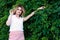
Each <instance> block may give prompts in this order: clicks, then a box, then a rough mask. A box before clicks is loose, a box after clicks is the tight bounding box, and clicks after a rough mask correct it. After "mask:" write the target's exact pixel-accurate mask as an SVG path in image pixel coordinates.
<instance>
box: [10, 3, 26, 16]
mask: <svg viewBox="0 0 60 40" xmlns="http://www.w3.org/2000/svg"><path fill="white" fill-rule="evenodd" d="M18 7H21V8H22V9H21V10H22V13H21V14H20V15H19V16H23V15H24V13H25V9H24V7H23V6H22V5H21V4H18V5H16V6H14V8H12V9H11V10H10V11H11V12H13V14H14V15H15V14H16V10H17V8H18Z"/></svg>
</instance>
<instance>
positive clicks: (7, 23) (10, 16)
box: [6, 9, 13, 26]
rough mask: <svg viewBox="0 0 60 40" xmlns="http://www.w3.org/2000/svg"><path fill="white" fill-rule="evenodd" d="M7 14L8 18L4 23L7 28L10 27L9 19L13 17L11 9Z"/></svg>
mask: <svg viewBox="0 0 60 40" xmlns="http://www.w3.org/2000/svg"><path fill="white" fill-rule="evenodd" d="M9 13H10V15H9V17H8V19H7V21H6V25H7V26H10V24H11V18H12V15H13V12H12V9H11V10H10V11H9Z"/></svg>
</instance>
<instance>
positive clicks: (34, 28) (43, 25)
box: [0, 0, 60, 40]
mask: <svg viewBox="0 0 60 40" xmlns="http://www.w3.org/2000/svg"><path fill="white" fill-rule="evenodd" d="M16 4H22V5H23V6H24V8H25V10H26V13H25V15H24V16H27V15H29V14H30V13H31V12H32V11H34V10H36V9H37V8H38V7H40V6H43V5H44V6H46V8H45V9H44V10H38V11H37V12H36V13H35V15H34V16H32V17H31V18H30V19H29V20H27V21H26V22H24V34H25V40H60V0H0V10H1V11H0V40H8V36H9V35H8V34H9V27H7V26H6V24H5V23H6V20H7V17H8V15H9V10H10V9H11V8H12V7H13V6H14V5H16Z"/></svg>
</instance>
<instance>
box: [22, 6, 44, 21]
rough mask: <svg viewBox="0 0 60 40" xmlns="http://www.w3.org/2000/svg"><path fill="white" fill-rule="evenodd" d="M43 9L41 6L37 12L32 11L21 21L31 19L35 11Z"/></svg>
mask: <svg viewBox="0 0 60 40" xmlns="http://www.w3.org/2000/svg"><path fill="white" fill-rule="evenodd" d="M44 8H45V7H44V6H42V7H39V8H38V9H37V10H35V11H33V12H32V13H31V14H29V15H28V16H27V17H24V18H23V20H24V21H27V20H28V19H29V18H30V17H32V16H33V15H34V14H35V12H36V11H38V10H40V9H44Z"/></svg>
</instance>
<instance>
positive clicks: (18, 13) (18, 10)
mask: <svg viewBox="0 0 60 40" xmlns="http://www.w3.org/2000/svg"><path fill="white" fill-rule="evenodd" d="M21 13H22V8H21V7H18V8H17V10H16V14H17V15H20V14H21Z"/></svg>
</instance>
